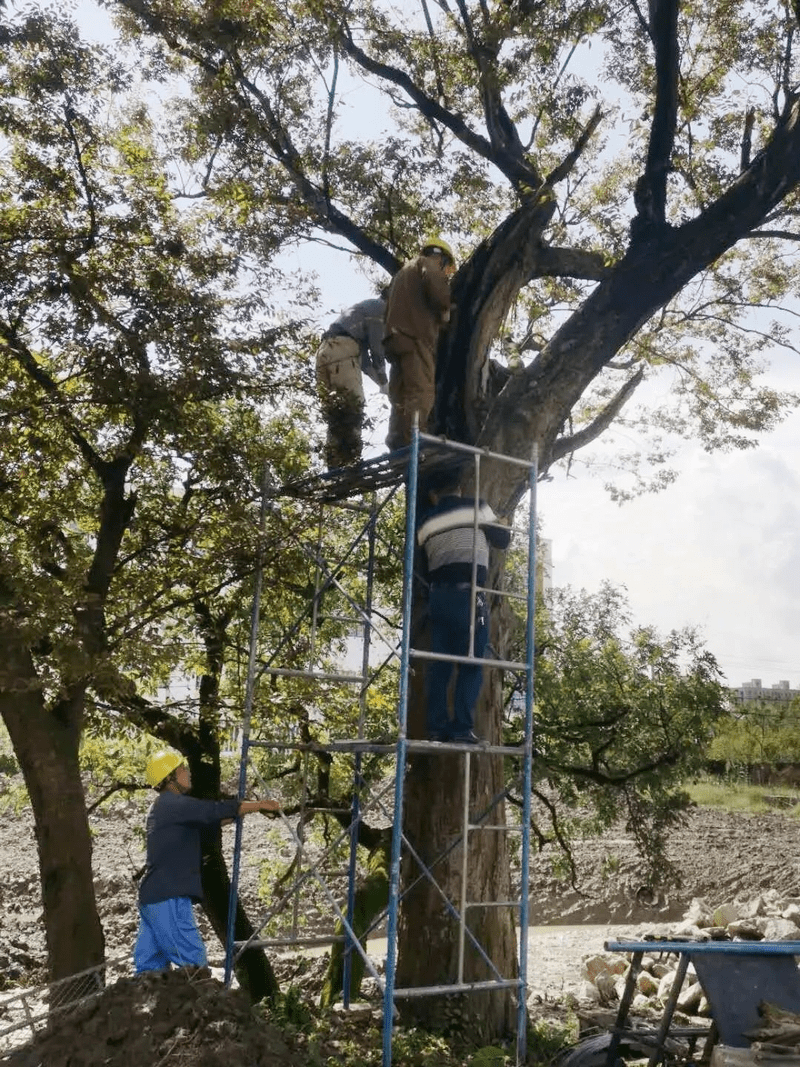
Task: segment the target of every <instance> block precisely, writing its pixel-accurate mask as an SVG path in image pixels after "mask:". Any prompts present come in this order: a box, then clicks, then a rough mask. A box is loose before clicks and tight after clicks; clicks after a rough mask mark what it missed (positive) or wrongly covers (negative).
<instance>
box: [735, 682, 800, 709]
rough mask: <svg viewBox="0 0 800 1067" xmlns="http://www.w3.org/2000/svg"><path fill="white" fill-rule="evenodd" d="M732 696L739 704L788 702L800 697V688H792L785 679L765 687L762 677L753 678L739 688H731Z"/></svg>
mask: <svg viewBox="0 0 800 1067" xmlns="http://www.w3.org/2000/svg"><path fill="white" fill-rule="evenodd" d="M731 696H732V697H733V699H734V700H735V701H736V702H737V703H739V704H763V703H767V702H771V703H780V704H788V703H789V701H790V700H794V699H795V698H796V697H800V689H792V688H791V687H790V685H789V683H788V682H785V681H781V682H775V684H774V685H771V686H770V687H769V688H765V687H764V686H763V685H762V684H761V679H760V678H753V679H751V681H749V682H742V684H741V685H740V686H739V688H738V689H731Z"/></svg>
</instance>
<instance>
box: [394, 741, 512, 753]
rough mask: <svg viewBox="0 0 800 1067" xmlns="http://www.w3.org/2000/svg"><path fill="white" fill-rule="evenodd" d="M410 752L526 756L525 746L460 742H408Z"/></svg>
mask: <svg viewBox="0 0 800 1067" xmlns="http://www.w3.org/2000/svg"><path fill="white" fill-rule="evenodd" d="M406 747H407V748H408V750H409V752H431V753H433V752H473V753H490V754H491V755H495V756H496V755H501V756H520V757H522V756H524V755H525V746H524V745H519V746H517V745H484V744H479V745H467V744H461V743H459V742H458V741H406Z"/></svg>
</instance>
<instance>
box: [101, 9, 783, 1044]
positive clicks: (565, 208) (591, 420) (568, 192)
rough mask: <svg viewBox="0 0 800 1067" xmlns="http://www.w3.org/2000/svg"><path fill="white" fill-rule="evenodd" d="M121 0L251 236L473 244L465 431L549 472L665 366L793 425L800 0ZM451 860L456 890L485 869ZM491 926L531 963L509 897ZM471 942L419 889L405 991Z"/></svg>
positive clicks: (487, 861)
mask: <svg viewBox="0 0 800 1067" xmlns="http://www.w3.org/2000/svg"><path fill="white" fill-rule="evenodd" d="M108 6H109V7H110V8H111V9H112V10H114V11H117V12H119V11H123V12H124V15H125V25H126V26H127V27H128V29H129V30H130V31H131V32H132V33H137V34H142V35H143V37H144V39H145V40H149V41H150V42H151V48H152V53H151V60H152V62H153V64H154V65H160V66H161V68H162V69H163V68H164V67H165V65H166V63H167V61H168V59H171V60H172V61H175V60H178V61H179V62H180V63H181V67H180V69H181V70H182V72H183V74H184V76H185V77H187V78H188V79H189V80H190V84H191V92H190V93H189V95H188V100H187V103H186V106H185V110H184V114H183V121H184V129H185V135H186V136H187V143H189V141H190V142H191V147H192V152H193V153H194V158H196V159H197V158H202V159H204V160H206V161H207V163H208V166H207V168H206V169H205V171H204V172H203V179H202V191H203V192H204V193H205V195H207V196H208V197H210V198H218V199H224V198H225V197H227V196H230V193H231V190H232V189H233V188H235V190H236V196H237V204H238V205H239V210H238V212H237V216H236V222H235V227H233V228H235V230H236V239H237V240H238V241H239V242H240V243H241V244H242V246H244V247H251V248H253V247H257V245H258V241H259V233H260V231H261V228H262V227H263V225H264V220H265V218H267V217H269V216H270V215H272V214H277V215H279V216H281V217H283V218H285V219H287V220H291V224H292V225H293V226H294V227H295V233H297V234H298V235H299V236H303V235H305V236H307V237H309V238H311V239H316V240H320V241H325V242H328V243H330V242H333V243H338V245H339V247H341V248H342V249H343V251H349V253H350V254H355V255H357V256H358V257H360V259H361V261H362V262H363V263H364V264H365V266H366V269H367V272H368V273H370V274H371V273H372V270H371V266H374V267H379V268H382V270H384V271H387V272H389V273H390V274H391V273H392V272H393V271H394V270H395V269H396V268H397V266H398V264H399V262H400V261H402V260H403V259H404V258H406V257H408V256H410V255H412V254H414V253H415V251H416V249H417V247H418V245H419V243H420V238H421V237H423V236H424V235H425V234H426V233H429V232H431V231H434V232H442V233H444V234H445V235H446V236H448V237H449V238H451V239H455V241H456V243H457V244H458V245H460V248H461V249H462V255H461V260H462V263H461V267H460V269H459V271H458V274H457V276H456V278H455V282H454V286H453V293H454V301H455V305H456V306H455V311H454V314H453V316H452V320H451V324H450V328H449V330H448V333H447V335H446V336H445V337H444V339H443V341H442V344H441V349H440V353H439V362H438V368H437V379H438V400H437V409H436V426H435V429H436V430H437V431H438V432H445V433H446V434H447V435H449V436H450V437H452V438H456V439H459V440H463V441H467V442H470V443H478V444H481V445H485V446H489V447H490V448H491V449H492V450H495V451H497V452H503V453H507V454H509V455H512V456H518V457H522V458H526V459H528V458H530V457H531V456H532V455H533V451H534V448H535V449H537V450H538V456H539V462H540V464H541V466H542V469H543V470H545V471H546V470H547V469H548V468H549V467H550V466H551V465H552V464H553V463H555V462H556V461H558V460H559V459H562V458H564V457H568V456H570V455H572V454H573V453H574V452H576V451H577V450H578V449H580V448H582V447H584V446H585V445H587V444H588V443H589V442H591V441H592V440H594V439H596V438H597V437H598V436H599V435H600V434H601V433H602V432H603V430H604V429H606V428H607V427H608V426H609V425H610V424H611V422H612V421H613V420H614V419H615V418H617V417H618V416H619V415H620V412H621V411H622V408H623V406H625V405H628V408H627V410H628V411H630V401H631V398H632V397H633V395H634V394H635V392H636V390H637V388H639V387H640V386H641V385H642V383H643V382H645V381H646V380H647V379H653V378H654V377H655V376H656V375H662V376H664V377H665V378H668V379H669V381H670V382H671V385H672V391H671V400H670V403H669V404H667V405H666V406H665V407H663V408H661V409H659V410H653V411H651V413H650V418H651V422H652V423H653V424H654V425H656V426H659V427H662V428H667V429H669V430H672V431H675V432H678V433H683V434H686V435H690V434H693V435H698V436H699V437H700V439H701V440H702V442H703V443H704V445H705V446H707V447H730V446H745V445H747V444H749V443H751V442H752V432H753V431H757V430H760V429H765V428H768V427H769V426H770V425H771V424H772V423H774V421H775V419H776V418H778V417H779V415H780V412H781V409H782V408H783V407H784V404H785V399H786V398H782V397H780V396H779V395H777V394H776V393H775V392H774V391H772V390H770V389H769V388H765V387H763V386H760V385H759V384H758V383H757V381H756V375H757V372H758V371H759V369H760V367H759V365H758V358H759V352H760V351H761V350H763V348H764V347H765V346H768V345H769V344H770V343H771V342H776V343H781V342H786V337H785V335H784V334H783V333H782V330H781V327H780V326H779V325H776V324H775V323H773V322H771V321H768V316H765V317H764V318H763V319H762V320H761V322H760V324H759V326H758V328H757V329H753V330H751V331H749V332H746V331H745V330H744V329H743V328H742V327H743V325H745V323H746V314H747V311H748V309H749V308H752V307H760V308H762V309H763V308H765V307H766V308H770V307H774V306H775V304H776V302H778V301H779V300H780V299H781V297H782V296H783V295H784V294H786V293H787V292H788V291H789V290H790V289H791V285H792V281H791V279H792V273H793V264H792V261H791V256H792V253H793V250H794V246H795V242H796V241H797V239H798V232H797V227H796V222H795V215H796V209H797V201H796V188H797V183H798V179H800V169H799V167H800V124H799V123H798V119H799V118H800V96H799V95H798V92H797V84H798V76H799V75H800V67H798V62H797V57H796V54H795V38H796V34H797V30H798V10H797V8H796V6H793V5H791V4H788V3H785V2H780V0H775V2H766V3H763V4H760V5H758V6H751V5H738V4H730V3H727V2H723V0H717V2H715V0H712V2H709V3H703V4H696V3H693V2H688V0H687V2H681V0H651V2H650V3H649V4H647V5H644V4H640V3H638V2H637V0H627V2H623V3H620V4H608V3H605V2H602V0H600V2H591V0H588V2H586V0H574V2H571V0H568V2H566V3H563V2H552V0H541V2H536V3H533V2H519V3H510V2H490V0H477V2H474V3H469V2H466V0H448V2H446V3H445V2H438V0H437V3H436V4H434V3H430V2H428V0H421V2H420V4H419V5H417V4H413V5H412V4H408V5H404V14H403V15H402V16H400V15H399V14H398V8H397V6H396V5H395V6H392V5H388V4H381V3H379V2H360V0H350V2H347V3H341V2H335V0H334V2H333V3H326V4H317V3H311V2H297V3H289V4H286V5H275V4H272V3H268V2H263V3H262V2H259V0H246V2H245V0H241V2H237V0H231V2H227V3H213V4H211V3H207V4H206V3H193V2H186V0H183V2H181V0H179V2H177V3H176V2H170V3H169V4H166V3H161V2H159V0H155V2H150V0H109V2H108ZM381 124H383V125H384V126H385V127H386V128H385V130H384V131H383V132H381V133H380V135H378V136H376V135H374V133H373V131H374V129H375V127H376V126H378V127H379V126H381ZM501 340H502V344H500V342H501ZM509 351H511V352H512V354H513V356H514V359H513V360H511V361H509V363H511V364H513V365H514V368H515V369H510V368H509V367H507V366H505V364H506V362H507V360H506V357H507V356H508V353H509ZM493 357H496V359H493ZM483 487H484V491H485V493H486V495H488V497H489V499H490V501H491V503H492V504H493V505H494V506H495V508H496V510H498V511H499V512H501V513H506V514H507V513H509V512H510V511H511V510H513V508H514V506H515V504H516V502H517V501H518V500H519V498H520V496H521V494H522V493H523V491H524V485H523V484H522V483H521V481H520V480H519V477H518V473H517V472H515V471H514V470H511V469H508V468H506V469H504V468H501V467H498V468H496V469H493V470H492V471H491V473H490V475H489V476H488V478H487V479H486V480H485V481H484V483H483ZM487 689H490V690H491V692H490V693H489V694H488V700H487V701H486V704H485V707H484V709H483V713H482V714H483V716H484V721H483V722H482V723H481V727H482V732H484V733H485V734H488V736H490V737H493V738H497V737H498V736H499V731H500V700H499V693H498V690H497V687H496V686H495V687H487ZM416 696H417V698H419V694H416ZM419 703H420V702H419V699H416V700H415V701H414V706H413V707H412V724H414V725H415V728H416V729H419V728H420V723H421V719H420V707H419ZM601 762H602V761H601ZM482 765H483V767H484V768H485V769H484V771H482V778H481V780H480V781H479V782H478V785H477V789H478V794H477V796H476V799H480V797H485V796H487V795H493V794H494V793H495V792H496V791H497V789H498V788H499V787H500V784H501V768H500V767H499V766H498V765H494V764H491V763H489V762H485V763H483V764H482ZM606 770H607V772H608V773H609V775H610V776H613V768H610V767H608V768H606ZM445 779H446V780H445ZM434 784H435V785H436V792H435V793H434V794H432V793H431V789H432V788H433V785H434ZM458 788H459V784H458V780H457V776H456V775H454V776H452V777H450V776H442V775H437V774H430V780H429V769H426V767H425V764H424V762H422V763H420V762H417V763H416V764H415V769H414V770H413V771H412V775H411V781H410V783H409V789H408V793H407V796H408V811H407V830H408V833H409V835H410V836H411V838H412V840H413V841H414V843H415V845H416V846H417V848H418V849H419V850H420V852H421V853H422V854H423V855H426V856H436V855H438V854H440V853H441V852H442V851H443V849H444V848H445V847H446V845H447V842H448V841H449V840H451V838H452V834H453V833H454V829H455V828H454V826H453V824H452V819H453V817H454V816H453V813H454V811H455V810H456V809H457V807H458V804H457V791H458ZM501 838H502V835H497V839H496V844H495V845H490V846H486V845H484V847H483V848H482V849H481V850H480V851H479V852H476V854H475V855H474V857H473V862H472V865H471V871H472V879H473V883H474V884H473V885H472V886H471V889H475V890H476V895H477V892H478V887H480V890H479V892H480V896H481V897H490V898H494V899H506V898H507V893H508V866H507V862H506V857H505V854H504V846H503V844H502V840H501ZM445 867H446V865H442V867H439V868H438V871H439V874H438V876H439V880H440V882H441V883H442V884H443V885H444V886H445V888H446V889H448V890H449V891H450V892H451V893H452V891H453V889H454V887H455V885H456V883H457V879H458V877H459V874H458V863H456V864H455V865H454V866H453V867H452V869H443V868H445ZM470 896H472V893H470ZM476 921H477V923H478V924H479V926H481V928H482V929H481V931H480V932H481V934H482V935H483V936H482V938H481V939H482V940H484V941H488V942H489V943H491V944H492V945H493V947H494V953H495V957H496V959H497V960H498V961H499V963H500V967H501V969H504V970H505V969H507V968H506V965H507V963H508V961H509V959H510V957H511V956H512V955H513V938H512V930H511V921H510V917H509V915H508V913H507V912H504V911H503V909H491V910H490V914H488V915H487V916H486V917H484V918H481V919H479V920H476ZM455 951H456V949H455V938H454V931H453V929H452V928H451V927H449V926H448V925H447V924H446V922H445V921H444V920H443V919H442V917H441V912H440V908H439V906H438V904H437V900H436V895H435V892H434V891H432V890H431V891H426V890H420V891H418V892H417V894H416V896H415V897H414V898H413V900H412V901H411V902H410V903H409V907H408V910H407V912H406V916H405V925H404V928H403V931H402V943H401V949H400V960H399V974H398V981H399V982H400V983H401V984H406V983H408V984H415V983H418V982H421V983H424V984H429V983H431V982H437V981H442V982H445V981H448V980H450V979H451V978H452V975H453V973H454V958H455ZM471 966H472V969H471V970H470V974H472V975H474V976H475V977H481V976H482V974H483V972H482V970H481V968H480V965H478V964H476V963H475V962H474V961H472V964H471ZM483 1009H484V1010H482V1011H481V1014H482V1016H483V1018H484V1020H486V1021H487V1025H488V1028H489V1030H490V1031H494V1032H496V1031H499V1030H502V1029H504V1028H505V1026H506V1024H507V1023H508V1021H509V1019H508V1014H507V1013H508V1003H507V1001H506V1000H505V999H504V998H495V999H494V1000H493V1002H492V1004H491V1006H490V1005H489V1004H486V1005H483ZM417 1010H418V1011H419V1012H420V1014H421V1015H422V1016H423V1017H425V1014H426V1012H430V1011H433V1012H434V1013H435V1012H436V1011H437V1010H438V1009H437V1008H436V1007H435V1006H434V1007H433V1008H432V1009H430V1008H427V1007H425V1006H423V1005H419V1006H418V1007H417Z"/></svg>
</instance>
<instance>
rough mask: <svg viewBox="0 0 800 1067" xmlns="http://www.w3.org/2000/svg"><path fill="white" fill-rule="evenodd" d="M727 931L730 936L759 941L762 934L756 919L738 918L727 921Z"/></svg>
mask: <svg viewBox="0 0 800 1067" xmlns="http://www.w3.org/2000/svg"><path fill="white" fill-rule="evenodd" d="M728 933H729V934H730V936H731V937H739V938H741V939H742V941H760V940H761V936H762V930H761V927H760V926H759V925H758V919H739V920H737V921H736V922H732V923H728Z"/></svg>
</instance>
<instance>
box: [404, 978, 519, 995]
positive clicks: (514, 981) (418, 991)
mask: <svg viewBox="0 0 800 1067" xmlns="http://www.w3.org/2000/svg"><path fill="white" fill-rule="evenodd" d="M519 986H520V980H519V978H503V979H501V980H500V981H498V982H460V983H458V984H454V985H420V986H406V987H405V988H403V989H395V991H394V995H395V997H427V996H430V995H431V994H433V993H480V992H482V991H483V990H484V989H518V988H519Z"/></svg>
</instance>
